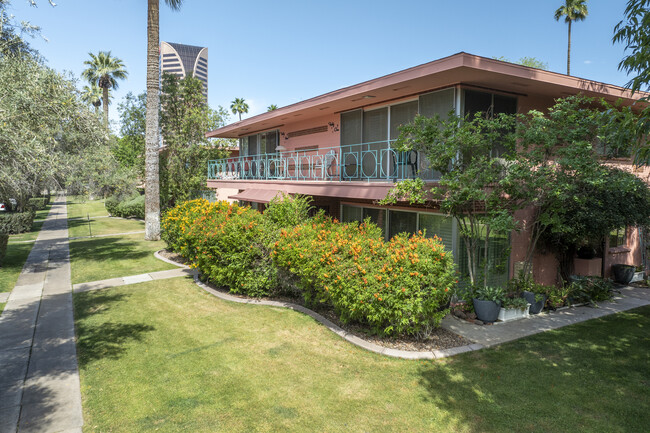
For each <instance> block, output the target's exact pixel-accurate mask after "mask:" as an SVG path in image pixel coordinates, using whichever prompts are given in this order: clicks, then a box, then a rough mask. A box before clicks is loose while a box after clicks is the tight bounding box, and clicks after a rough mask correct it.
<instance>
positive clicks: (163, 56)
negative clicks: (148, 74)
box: [160, 42, 208, 101]
mask: <svg viewBox="0 0 650 433" xmlns="http://www.w3.org/2000/svg"><path fill="white" fill-rule="evenodd" d="M160 72H161V74H162V73H168V74H173V75H176V76H177V77H179V78H185V77H186V76H187V75H189V74H192V76H194V77H196V78H198V79H199V80H201V82H202V83H203V96H205V100H206V101H207V100H208V49H207V47H195V46H194V45H183V44H177V43H174V42H161V43H160Z"/></svg>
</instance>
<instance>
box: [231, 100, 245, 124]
mask: <svg viewBox="0 0 650 433" xmlns="http://www.w3.org/2000/svg"><path fill="white" fill-rule="evenodd" d="M230 110H231V111H232V114H239V120H241V114H242V113H248V104H247V103H246V101H245V100H244V98H235V100H234V101H232V103H231V104H230Z"/></svg>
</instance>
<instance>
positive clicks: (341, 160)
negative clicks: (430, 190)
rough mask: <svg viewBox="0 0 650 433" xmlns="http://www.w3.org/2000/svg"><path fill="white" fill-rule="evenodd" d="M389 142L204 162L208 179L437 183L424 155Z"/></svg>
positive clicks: (435, 176) (435, 174)
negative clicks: (420, 179)
mask: <svg viewBox="0 0 650 433" xmlns="http://www.w3.org/2000/svg"><path fill="white" fill-rule="evenodd" d="M391 143H392V141H376V142H372V143H361V144H352V145H346V146H336V147H319V148H313V149H303V150H293V151H281V152H277V153H265V154H260V155H250V156H239V157H235V158H226V159H218V160H212V161H209V162H208V179H209V180H238V179H242V180H297V181H300V180H305V181H381V180H384V181H397V180H404V179H413V178H416V177H420V178H422V179H425V180H437V179H438V178H439V176H438V173H437V172H435V171H434V170H432V169H430V168H429V164H428V161H427V160H426V158H425V157H424V155H423V154H422V153H420V152H416V151H408V152H401V151H397V150H395V149H392V148H391Z"/></svg>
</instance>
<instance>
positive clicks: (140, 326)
mask: <svg viewBox="0 0 650 433" xmlns="http://www.w3.org/2000/svg"><path fill="white" fill-rule="evenodd" d="M128 297H129V296H128V295H125V294H122V293H115V292H113V291H111V290H98V291H92V292H84V293H78V294H76V295H75V296H74V313H75V328H76V333H77V352H78V355H79V366H80V367H82V368H83V367H85V366H87V365H88V364H91V363H92V362H94V361H97V360H100V359H106V358H108V359H119V358H120V357H121V356H122V355H123V354H124V353H125V352H126V350H127V345H128V344H129V343H131V342H134V341H142V340H143V339H144V336H145V334H146V333H148V332H151V331H153V330H155V329H156V328H155V327H153V326H151V325H147V324H144V323H123V322H115V321H102V320H101V315H102V314H103V313H104V312H105V311H106V310H108V309H109V308H111V306H114V304H116V303H121V302H125V301H127V299H128Z"/></svg>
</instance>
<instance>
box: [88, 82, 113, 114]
mask: <svg viewBox="0 0 650 433" xmlns="http://www.w3.org/2000/svg"><path fill="white" fill-rule="evenodd" d="M108 99H109V102H110V97H109V98H108ZM81 100H82V101H84V102H85V103H86V104H89V105H92V106H93V107H95V114H97V112H98V110H99V107H100V106H101V105H102V89H100V88H99V86H97V85H95V84H91V85H90V86H84V88H83V89H82V91H81Z"/></svg>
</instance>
